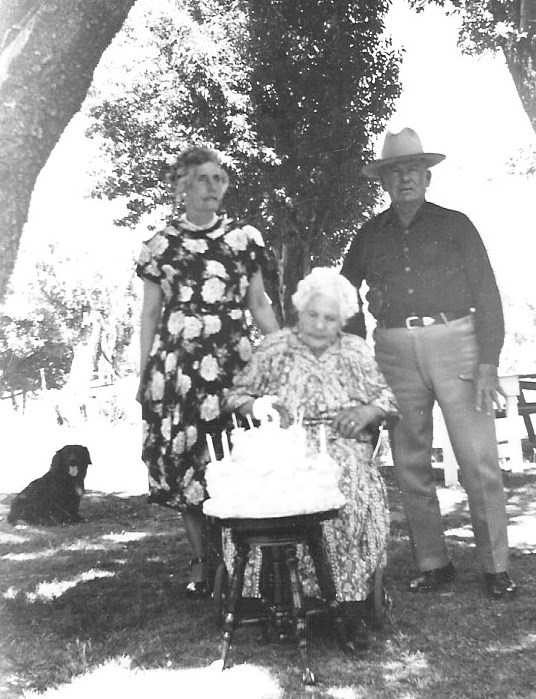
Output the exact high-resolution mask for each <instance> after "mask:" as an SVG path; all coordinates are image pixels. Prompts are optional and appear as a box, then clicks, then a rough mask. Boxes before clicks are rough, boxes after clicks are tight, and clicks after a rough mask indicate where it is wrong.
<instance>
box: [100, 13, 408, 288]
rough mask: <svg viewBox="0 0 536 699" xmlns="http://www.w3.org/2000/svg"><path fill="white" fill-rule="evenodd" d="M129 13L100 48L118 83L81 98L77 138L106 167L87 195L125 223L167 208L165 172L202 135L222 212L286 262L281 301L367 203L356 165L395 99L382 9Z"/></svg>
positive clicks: (333, 254) (368, 192)
mask: <svg viewBox="0 0 536 699" xmlns="http://www.w3.org/2000/svg"><path fill="white" fill-rule="evenodd" d="M136 9H137V10H138V12H137V13H136V12H134V13H133V14H132V15H131V21H129V23H128V24H127V27H126V29H125V31H124V32H123V33H122V35H121V37H118V42H116V45H115V46H114V47H112V50H111V52H110V61H112V62H113V60H114V59H115V60H119V61H121V60H122V59H121V56H125V55H126V56H129V57H132V56H135V57H136V60H135V64H134V65H133V64H132V63H131V68H130V69H129V71H128V72H127V71H125V70H122V71H121V74H122V75H123V76H124V77H123V83H122V85H121V89H120V90H118V91H114V90H113V89H111V88H110V86H105V87H104V88H103V87H101V89H100V90H99V91H96V92H95V94H94V95H93V97H92V106H91V109H90V115H91V116H92V118H93V119H94V124H93V126H92V127H91V129H90V133H91V134H92V135H93V136H95V137H99V138H101V139H102V143H103V148H104V150H105V151H106V153H107V155H108V162H109V169H108V171H107V172H105V173H103V177H102V182H101V185H100V186H99V188H98V189H97V192H96V194H97V195H98V196H106V197H109V198H114V197H126V198H127V199H128V209H129V214H128V216H127V217H126V218H125V219H124V220H123V223H125V224H127V225H135V224H136V223H137V222H139V221H140V219H141V218H142V216H143V215H144V214H145V213H147V212H148V211H150V210H152V209H154V208H156V207H158V206H161V205H166V204H168V205H169V203H170V190H169V187H168V186H166V182H165V172H166V168H168V167H169V164H170V163H171V162H172V160H173V158H174V157H175V155H176V154H177V152H178V151H179V150H180V148H182V147H183V146H184V145H186V144H188V143H199V142H203V143H208V144H209V145H211V146H213V147H215V148H216V149H217V150H218V151H220V153H222V155H223V158H224V160H225V162H226V164H227V166H228V167H229V169H230V171H231V173H232V175H233V181H234V183H235V186H234V187H233V188H232V189H231V190H230V191H229V192H228V195H227V199H226V208H227V209H228V211H229V213H231V214H232V215H237V216H240V217H247V218H248V220H249V221H250V222H251V223H253V224H254V225H257V226H259V227H260V228H261V230H263V233H264V234H265V236H266V239H267V241H268V242H269V243H270V244H271V245H272V247H273V248H274V249H275V250H276V251H277V254H278V256H279V259H280V260H281V261H282V265H283V266H286V267H287V274H286V282H287V285H286V286H287V289H286V290H287V299H288V296H289V294H290V292H291V291H292V290H293V287H294V286H295V283H296V281H297V280H298V279H299V278H300V277H301V276H303V274H304V273H306V272H307V271H308V270H309V268H310V266H311V265H312V264H330V263H332V262H335V261H336V260H338V259H339V258H340V256H341V254H342V252H343V251H344V248H345V246H346V243H347V241H348V239H349V237H350V236H351V234H352V232H353V230H354V229H355V227H356V226H357V225H358V224H359V223H360V221H361V220H362V219H363V217H364V216H365V215H366V214H367V213H368V212H369V211H370V209H371V208H372V206H373V205H374V203H375V201H376V195H377V190H376V188H375V186H374V185H371V184H370V183H369V182H368V181H365V180H363V179H361V178H360V177H359V170H360V167H361V164H362V162H363V160H364V159H368V158H369V157H370V156H371V152H372V139H373V137H374V136H375V135H376V134H377V133H379V132H380V131H381V130H382V129H383V126H384V124H385V120H386V119H387V118H388V117H389V116H390V114H391V112H392V110H393V105H394V100H395V98H396V97H397V95H398V93H399V86H398V82H397V78H398V56H396V55H395V54H394V53H393V51H392V50H391V48H390V46H389V44H388V42H387V41H386V40H385V39H384V38H383V37H382V31H383V16H384V14H385V12H386V11H387V9H388V3H387V2H377V1H372V0H370V1H369V2H364V1H361V2H356V1H355V0H354V1H349V0H337V1H335V0H298V1H295V0H271V1H267V0H226V1H224V0H199V1H196V2H194V1H193V0H183V1H182V2H173V1H172V0H169V2H167V3H163V4H161V5H160V6H159V8H153V7H152V6H150V5H149V4H145V3H143V2H141V3H138V6H137V8H136ZM109 65H110V64H109ZM115 67H116V71H117V72H119V68H118V66H117V63H115ZM104 89H107V90H108V94H103V91H104ZM289 271H290V272H289Z"/></svg>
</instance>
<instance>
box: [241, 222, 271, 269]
mask: <svg viewBox="0 0 536 699" xmlns="http://www.w3.org/2000/svg"><path fill="white" fill-rule="evenodd" d="M242 230H243V232H244V233H245V234H246V235H247V238H248V250H249V257H250V263H251V270H250V275H251V274H253V273H254V272H256V271H257V270H258V269H261V270H262V269H264V267H265V266H266V264H267V261H268V253H267V250H266V247H265V245H264V240H263V239H262V235H261V232H260V231H259V230H257V229H256V228H255V227H254V226H250V225H246V226H243V228H242Z"/></svg>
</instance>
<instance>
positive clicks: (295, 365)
mask: <svg viewBox="0 0 536 699" xmlns="http://www.w3.org/2000/svg"><path fill="white" fill-rule="evenodd" d="M262 395H277V396H278V397H279V400H280V402H281V403H282V404H283V405H285V407H286V408H287V409H288V410H289V412H290V414H291V415H295V414H298V413H299V412H300V411H303V412H304V426H305V427H306V428H307V420H308V419H309V420H310V421H311V425H310V426H309V427H308V428H307V431H308V436H309V439H310V440H311V441H312V443H313V444H314V443H315V442H316V446H317V448H318V424H319V421H320V420H322V421H323V422H324V424H325V425H326V427H327V430H326V431H327V442H328V445H327V446H328V452H329V454H330V455H331V456H332V458H333V459H334V460H335V461H336V462H337V463H338V464H339V466H340V467H341V476H340V481H339V487H340V489H341V492H342V493H343V495H344V496H345V498H346V505H345V506H344V508H342V509H341V511H340V513H339V515H338V516H337V517H336V518H335V519H334V520H330V521H328V522H325V523H324V524H323V525H322V526H323V531H324V537H325V541H326V548H327V553H328V558H329V560H330V564H331V568H332V573H333V577H334V581H335V587H336V590H337V598H338V600H339V601H342V602H349V601H353V600H362V599H365V598H366V597H367V595H368V594H369V592H370V582H371V576H372V574H373V573H374V571H375V570H376V569H377V568H378V567H379V566H382V565H385V563H386V553H385V549H386V542H387V534H388V527H389V516H388V510H387V500H386V493H385V486H384V483H383V480H382V478H381V476H380V473H379V471H378V468H377V466H376V464H375V463H374V462H373V461H372V458H371V457H372V451H373V450H372V445H371V442H370V438H367V439H366V441H362V442H360V441H356V440H355V439H345V438H344V437H341V436H340V435H339V434H337V433H335V432H332V431H331V429H330V427H329V424H330V422H329V421H330V418H332V417H333V416H334V415H335V413H337V412H338V411H339V410H340V409H341V408H343V407H348V406H356V405H360V404H361V405H362V404H365V403H368V404H372V405H375V406H377V407H379V408H381V409H382V410H384V411H385V413H386V414H387V415H393V414H396V403H395V399H394V396H393V393H392V392H391V390H390V389H389V388H388V386H387V384H386V382H385V379H384V378H383V376H382V374H381V373H380V370H379V369H378V366H377V365H376V362H375V360H374V357H373V355H372V352H371V351H370V349H369V347H368V345H367V344H366V342H365V341H364V340H362V339H361V338H359V337H357V336H355V335H348V334H346V333H341V334H340V335H339V337H338V339H337V341H336V342H335V343H334V344H333V345H331V347H329V348H328V349H327V350H326V351H325V352H324V353H323V354H322V355H320V357H316V356H315V355H314V354H313V352H312V351H311V350H310V349H309V347H307V345H305V344H304V343H303V342H302V341H301V340H300V338H299V336H298V334H297V332H296V330H293V329H288V328H287V329H285V330H281V331H279V332H277V333H273V334H272V335H270V336H268V337H267V338H265V339H264V340H263V342H262V343H261V345H260V346H259V347H258V348H257V350H256V351H255V353H254V354H253V357H252V359H251V361H250V362H249V364H248V365H247V366H246V367H245V368H244V369H243V370H242V371H241V372H240V373H239V374H238V375H237V376H236V377H235V380H234V387H233V388H232V389H231V390H230V391H229V393H228V394H227V396H226V400H225V407H226V408H228V409H230V410H237V409H238V408H239V407H240V406H241V405H243V404H244V403H245V402H246V401H247V400H249V399H250V398H251V397H259V396H262ZM226 550H227V559H226V561H227V563H228V565H229V566H231V567H232V552H231V551H230V549H229V546H228V545H227V546H226ZM298 559H299V565H300V568H301V578H302V582H303V586H304V592H305V594H307V595H310V596H318V595H319V590H318V587H317V583H316V576H315V573H314V566H313V563H312V560H311V559H310V556H309V555H308V553H307V550H306V548H305V547H304V548H301V547H298ZM259 572H260V551H258V550H257V551H256V552H254V554H253V555H252V556H251V559H250V563H249V565H248V568H247V569H246V582H245V586H244V590H245V592H244V594H246V595H256V594H257V590H258V582H259V581H258V578H259Z"/></svg>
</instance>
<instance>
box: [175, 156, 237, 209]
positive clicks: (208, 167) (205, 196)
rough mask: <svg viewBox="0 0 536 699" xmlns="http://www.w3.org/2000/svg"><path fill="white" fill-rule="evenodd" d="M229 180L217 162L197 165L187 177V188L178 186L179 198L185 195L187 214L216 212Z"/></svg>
mask: <svg viewBox="0 0 536 699" xmlns="http://www.w3.org/2000/svg"><path fill="white" fill-rule="evenodd" d="M228 183H229V180H228V177H227V174H226V173H225V171H224V170H222V168H221V167H219V165H217V164H216V163H212V162H208V163H203V165H196V166H194V167H193V168H192V170H191V171H190V173H189V174H188V177H187V184H186V189H184V190H183V188H182V187H181V185H180V184H179V186H178V187H177V199H180V198H182V197H184V199H183V201H184V204H185V206H186V215H187V216H189V217H190V216H193V217H195V216H196V215H197V216H200V215H203V214H204V215H206V214H214V213H216V211H218V209H219V208H220V204H221V201H222V199H223V195H224V194H225V192H226V190H227V186H228Z"/></svg>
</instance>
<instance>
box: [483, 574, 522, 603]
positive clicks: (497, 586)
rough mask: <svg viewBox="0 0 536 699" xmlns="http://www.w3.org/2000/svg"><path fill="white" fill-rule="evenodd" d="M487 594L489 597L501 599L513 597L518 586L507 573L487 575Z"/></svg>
mask: <svg viewBox="0 0 536 699" xmlns="http://www.w3.org/2000/svg"><path fill="white" fill-rule="evenodd" d="M485 581H486V592H487V594H488V595H489V597H494V598H495V599H501V597H506V598H509V597H513V596H514V595H515V594H516V592H517V585H516V584H515V582H514V581H513V580H512V578H511V577H510V575H509V574H508V572H507V571H505V570H504V571H503V572H502V573H486V574H485Z"/></svg>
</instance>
